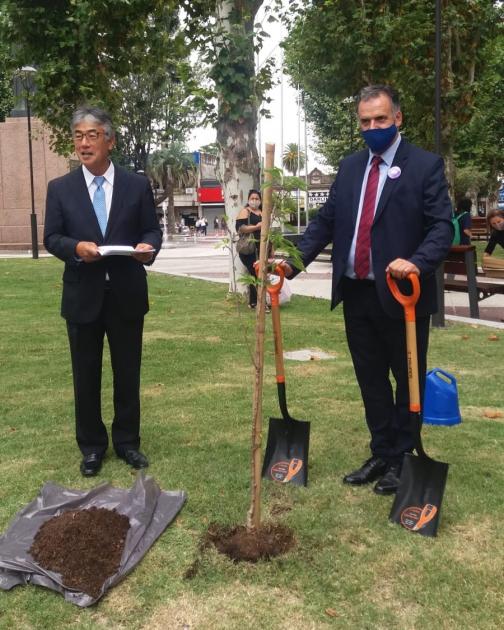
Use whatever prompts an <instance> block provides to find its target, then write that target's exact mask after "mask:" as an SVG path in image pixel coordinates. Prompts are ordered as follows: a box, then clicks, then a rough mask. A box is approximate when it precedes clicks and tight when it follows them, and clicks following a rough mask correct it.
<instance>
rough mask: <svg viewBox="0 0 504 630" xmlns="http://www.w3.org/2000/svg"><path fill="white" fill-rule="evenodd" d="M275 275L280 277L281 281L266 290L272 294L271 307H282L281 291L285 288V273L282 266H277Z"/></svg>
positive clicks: (270, 285) (269, 285)
mask: <svg viewBox="0 0 504 630" xmlns="http://www.w3.org/2000/svg"><path fill="white" fill-rule="evenodd" d="M273 273H274V274H275V276H278V277H279V278H280V280H279V281H278V282H277V283H276V284H268V286H267V287H266V290H267V291H268V293H269V294H270V298H271V306H280V291H281V290H282V287H283V283H284V278H285V271H284V269H283V267H282V266H281V265H276V266H275V269H274V272H273Z"/></svg>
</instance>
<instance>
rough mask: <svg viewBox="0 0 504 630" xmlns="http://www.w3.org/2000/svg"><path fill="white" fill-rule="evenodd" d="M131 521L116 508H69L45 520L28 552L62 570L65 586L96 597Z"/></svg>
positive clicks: (118, 554) (112, 570)
mask: <svg viewBox="0 0 504 630" xmlns="http://www.w3.org/2000/svg"><path fill="white" fill-rule="evenodd" d="M129 527H130V524H129V519H128V517H127V516H124V515H122V514H119V513H118V512H116V511H115V510H106V509H104V508H97V507H91V508H89V509H88V510H70V511H68V512H64V513H63V514H60V515H59V516H54V517H53V518H50V519H49V520H48V521H46V522H45V523H44V524H43V525H42V526H41V527H40V529H39V530H38V532H37V534H36V536H35V538H34V540H33V544H32V546H31V548H30V554H31V556H32V557H33V559H34V560H35V561H36V562H37V563H38V564H39V565H40V566H41V567H43V568H44V569H49V570H50V571H55V572H56V573H60V574H61V578H62V582H63V584H64V586H65V587H67V588H71V589H75V590H77V591H82V592H84V593H87V594H88V595H91V597H94V598H96V597H99V595H100V593H101V588H102V586H103V583H104V582H105V580H106V579H107V578H108V577H110V576H112V575H114V574H115V573H116V572H117V570H118V569H119V564H120V562H121V557H122V554H123V550H124V544H125V542H126V535H127V533H128V530H129Z"/></svg>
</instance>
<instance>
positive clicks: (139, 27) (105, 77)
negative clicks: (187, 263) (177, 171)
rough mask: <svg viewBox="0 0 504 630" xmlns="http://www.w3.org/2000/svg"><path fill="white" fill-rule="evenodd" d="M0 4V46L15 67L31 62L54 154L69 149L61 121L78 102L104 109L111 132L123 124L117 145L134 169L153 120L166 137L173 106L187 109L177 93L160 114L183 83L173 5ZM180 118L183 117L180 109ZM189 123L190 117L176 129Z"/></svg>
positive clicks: (40, 0) (182, 44)
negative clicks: (1, 10)
mask: <svg viewBox="0 0 504 630" xmlns="http://www.w3.org/2000/svg"><path fill="white" fill-rule="evenodd" d="M3 2H4V7H5V14H6V18H7V23H6V24H5V25H4V28H3V30H2V33H1V35H2V41H5V42H7V43H9V44H10V45H11V47H12V50H13V54H14V57H15V59H14V63H15V65H16V66H22V65H25V64H31V65H33V64H34V63H36V65H37V70H38V72H37V87H38V90H37V93H36V95H35V96H34V100H33V107H34V111H35V112H36V113H37V114H38V116H40V117H41V118H42V119H43V120H44V121H45V122H46V123H48V124H49V125H50V127H51V128H52V130H53V132H54V145H55V148H56V150H57V151H59V152H60V153H63V154H65V153H68V152H69V151H71V148H72V145H71V142H70V137H69V132H68V121H69V119H70V115H71V112H72V110H73V109H74V108H75V106H76V105H78V104H80V103H82V102H92V103H94V104H96V105H101V106H104V107H105V108H106V109H108V110H109V111H110V112H111V114H112V116H113V117H114V119H115V121H116V122H117V125H118V127H120V126H121V124H122V123H123V124H124V128H125V134H124V139H123V141H122V142H121V138H119V145H120V146H121V147H122V148H124V150H125V152H126V154H127V159H129V160H130V161H131V162H132V164H133V166H135V167H138V166H142V164H144V163H145V157H146V154H147V152H148V148H149V142H150V139H149V133H150V132H152V130H153V129H157V128H158V123H159V120H161V121H163V123H167V121H169V124H170V131H169V133H167V136H168V137H170V138H172V137H173V130H174V129H175V128H176V125H175V124H174V116H173V115H172V114H173V111H174V110H175V109H176V105H177V104H179V105H180V106H182V105H184V106H185V107H186V108H189V107H190V106H189V104H188V103H187V100H186V99H185V97H183V98H180V97H179V95H177V97H174V98H173V100H172V102H171V104H170V107H169V108H168V102H169V100H170V95H173V94H174V93H175V92H176V91H177V90H178V86H179V84H180V83H183V82H184V81H185V80H186V79H188V65H187V64H185V65H184V64H181V63H179V62H178V60H180V59H184V58H186V57H187V56H188V54H189V47H188V43H187V42H186V40H185V37H184V34H183V32H182V31H181V30H180V28H179V18H178V15H179V10H180V2H178V1H176V0H128V1H127V2H125V1H124V0H79V2H74V1H73V0H54V2H50V3H48V2H46V1H45V0H3ZM174 60H175V61H174ZM175 86H176V87H175ZM201 100H202V99H200V102H201ZM194 104H195V103H194V102H193V103H191V107H192V106H193V105H194ZM162 105H163V107H161V106H162ZM168 110H169V113H168ZM184 115H185V116H186V118H187V117H188V116H187V109H186V110H185V111H184ZM191 116H192V113H191ZM182 117H183V116H182V115H181V117H180V118H182ZM178 122H179V123H180V119H179V121H178ZM193 122H194V116H192V118H191V123H184V124H183V125H180V127H181V128H182V129H187V127H188V125H191V124H193Z"/></svg>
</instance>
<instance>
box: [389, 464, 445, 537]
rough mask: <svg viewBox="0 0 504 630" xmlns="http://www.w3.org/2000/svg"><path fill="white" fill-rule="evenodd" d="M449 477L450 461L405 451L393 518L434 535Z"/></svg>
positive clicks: (424, 534) (408, 526)
mask: <svg viewBox="0 0 504 630" xmlns="http://www.w3.org/2000/svg"><path fill="white" fill-rule="evenodd" d="M447 476H448V464H444V463H443V462H437V461H435V460H433V459H431V458H430V457H416V456H415V455H412V454H410V453H408V454H406V455H405V456H404V462H403V467H402V471H401V478H400V482H399V488H398V490H397V494H396V496H395V499H394V503H393V505H392V509H391V511H390V517H389V518H390V520H391V521H393V522H394V523H399V524H400V525H402V526H403V527H405V528H406V529H409V530H411V531H413V532H418V533H419V534H422V536H435V535H436V533H437V528H438V524H439V515H440V511H441V502H442V500H443V495H444V490H445V485H446V478H447Z"/></svg>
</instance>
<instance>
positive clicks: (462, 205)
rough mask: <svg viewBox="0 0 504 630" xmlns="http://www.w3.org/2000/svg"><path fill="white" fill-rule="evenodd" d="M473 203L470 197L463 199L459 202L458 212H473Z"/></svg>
mask: <svg viewBox="0 0 504 630" xmlns="http://www.w3.org/2000/svg"><path fill="white" fill-rule="evenodd" d="M471 206H472V201H471V200H470V199H469V197H462V199H459V200H458V202H457V212H471Z"/></svg>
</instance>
